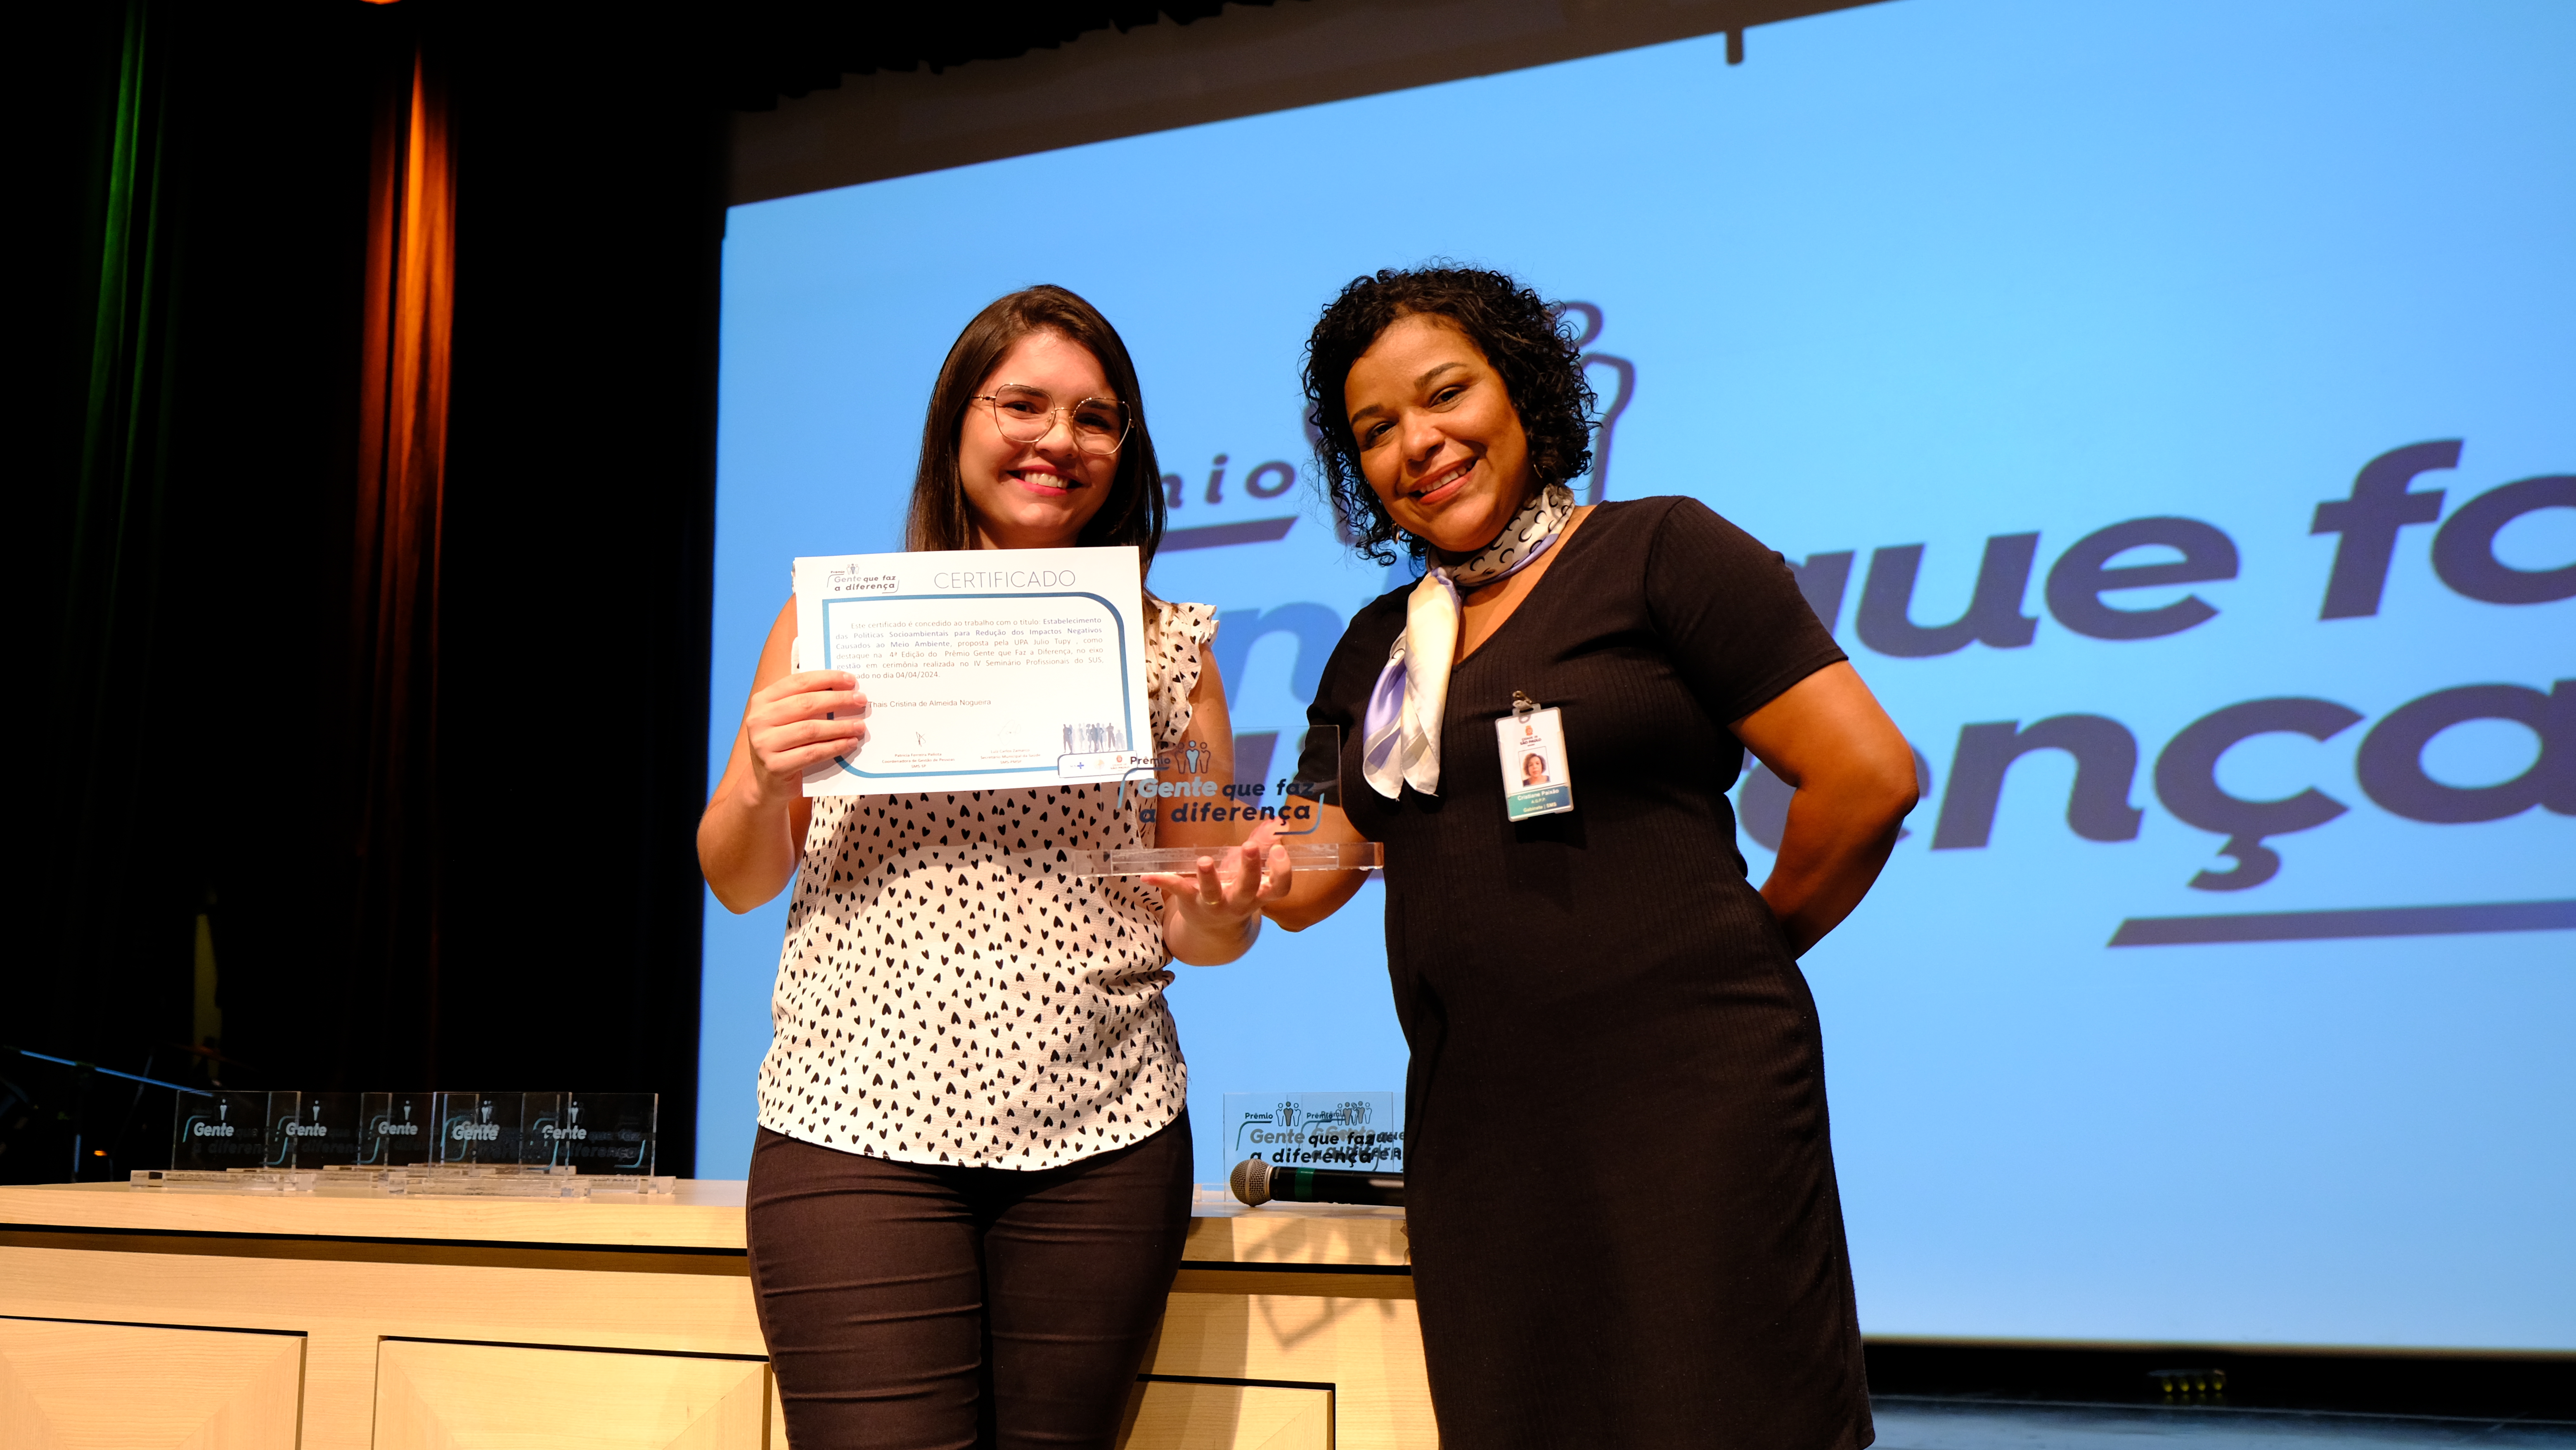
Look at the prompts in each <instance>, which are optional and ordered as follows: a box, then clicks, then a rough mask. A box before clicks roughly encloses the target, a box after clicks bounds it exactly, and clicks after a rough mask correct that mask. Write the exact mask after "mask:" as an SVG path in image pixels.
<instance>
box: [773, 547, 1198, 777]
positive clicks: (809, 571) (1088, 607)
mask: <svg viewBox="0 0 2576 1450" xmlns="http://www.w3.org/2000/svg"><path fill="white" fill-rule="evenodd" d="M795 582H796V659H797V668H799V669H807V670H847V671H849V672H850V673H851V674H853V675H856V676H857V677H858V681H859V690H860V692H861V693H862V694H865V695H866V696H867V697H868V734H867V738H866V739H864V740H862V741H860V742H859V745H858V748H856V749H855V750H852V751H851V752H850V753H849V754H848V755H845V756H839V757H836V758H834V759H833V760H832V761H830V762H829V763H828V764H825V765H821V766H817V767H815V768H814V769H812V770H809V771H807V772H806V775H805V794H807V795H809V796H822V795H897V794H906V793H910V792H913V791H938V790H1011V789H1018V788H1025V787H1029V786H1044V785H1058V784H1066V785H1070V784H1078V783H1082V782H1090V781H1114V780H1119V779H1123V778H1125V777H1126V776H1127V775H1128V774H1129V772H1131V771H1135V770H1138V769H1145V770H1150V769H1151V768H1152V767H1153V764H1154V755H1153V741H1152V740H1151V739H1150V738H1149V737H1150V736H1151V734H1152V724H1151V717H1150V716H1149V715H1148V714H1147V713H1146V710H1145V634H1144V621H1143V620H1142V619H1141V618H1139V614H1140V612H1141V611H1142V609H1143V608H1144V595H1145V591H1144V580H1143V577H1142V575H1141V574H1140V572H1139V570H1138V568H1137V562H1136V551H1135V550H1134V549H1133V548H1127V547H1120V548H1110V549H995V550H974V551H962V552H956V553H919V554H843V555H840V556H838V557H834V558H816V559H799V560H797V561H796V569H795Z"/></svg>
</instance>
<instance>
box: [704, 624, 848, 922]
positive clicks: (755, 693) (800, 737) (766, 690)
mask: <svg viewBox="0 0 2576 1450" xmlns="http://www.w3.org/2000/svg"><path fill="white" fill-rule="evenodd" d="M795 643H796V601H794V600H792V599H791V600H789V601H788V602H787V606H786V607H785V608H783V609H781V610H779V611H778V620H777V622H776V623H775V624H773V625H771V626H770V629H769V640H768V642H767V643H766V644H764V645H762V646H761V650H760V665H759V668H758V669H757V670H755V671H754V672H753V675H752V686H751V700H750V702H749V703H748V704H746V705H745V706H744V707H743V712H742V728H740V729H739V730H736V731H735V732H734V737H733V754H732V755H731V756H729V757H728V758H727V759H726V760H725V770H724V776H723V778H722V779H720V780H718V781H717V782H716V788H715V793H714V794H713V795H711V796H709V797H708V798H707V809H706V813H705V814H704V815H701V816H700V817H698V869H699V870H701V871H703V872H704V873H706V878H707V885H708V886H709V887H710V888H712V889H713V890H714V891H715V894H716V900H718V901H721V902H723V903H724V906H725V909H726V910H727V911H732V912H737V913H739V912H745V911H749V910H751V909H752V908H753V907H755V906H758V905H760V904H761V903H762V902H764V901H767V900H769V899H770V898H771V897H773V896H776V895H777V894H778V893H779V892H780V891H781V890H783V889H784V888H785V887H786V885H787V883H788V881H789V880H791V879H793V878H794V876H795V875H796V864H797V862H798V861H799V860H801V859H802V858H803V856H804V854H805V827H806V825H807V824H808V823H809V822H811V821H812V820H813V818H814V803H813V802H812V801H810V800H808V799H806V797H805V784H804V777H805V771H806V770H807V769H808V768H810V767H812V766H814V765H817V764H820V763H821V762H823V761H826V760H829V759H831V758H832V757H833V756H835V755H840V754H843V753H845V752H847V751H848V750H849V748H850V747H851V746H852V745H853V744H855V743H856V742H858V741H860V740H863V739H865V738H866V737H867V726H866V725H865V724H863V723H861V722H862V721H863V720H864V719H865V717H866V714H867V706H868V700H867V696H866V695H864V694H861V693H860V692H859V689H858V681H857V679H856V678H855V677H853V676H851V675H848V674H846V673H843V672H842V671H839V670H806V671H803V672H801V673H800V672H791V671H790V670H789V669H788V668H787V665H788V661H789V659H790V658H791V653H792V650H793V648H794V646H795ZM827 717H829V718H827Z"/></svg>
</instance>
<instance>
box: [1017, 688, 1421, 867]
mask: <svg viewBox="0 0 2576 1450" xmlns="http://www.w3.org/2000/svg"><path fill="white" fill-rule="evenodd" d="M1255 738H1258V737H1251V736H1243V737H1238V741H1239V742H1248V741H1250V740H1252V739H1255ZM1341 741H1342V733H1341V729H1340V727H1339V726H1334V725H1317V726H1314V727H1313V728H1311V729H1309V730H1308V731H1307V732H1306V734H1305V737H1304V739H1303V740H1302V741H1301V742H1300V743H1299V745H1298V748H1297V751H1296V753H1295V754H1294V755H1292V756H1290V757H1289V761H1290V764H1289V768H1288V769H1285V770H1282V771H1279V772H1277V773H1276V778H1275V779H1269V780H1265V779H1262V778H1261V777H1262V776H1266V775H1271V774H1272V772H1271V771H1269V770H1268V769H1266V767H1267V765H1268V763H1269V760H1270V756H1269V753H1268V752H1266V751H1264V752H1261V754H1260V758H1259V759H1258V760H1257V761H1256V759H1255V758H1254V756H1253V753H1252V752H1250V751H1245V750H1242V749H1240V748H1239V747H1238V752H1237V754H1238V758H1237V760H1236V762H1235V774H1236V776H1237V777H1242V776H1244V775H1245V774H1246V769H1245V768H1246V767H1247V766H1249V767H1250V775H1251V778H1249V779H1243V778H1238V779H1235V780H1231V781H1226V780H1219V779H1218V778H1217V775H1216V756H1215V754H1214V752H1212V751H1210V750H1209V749H1208V748H1207V746H1206V744H1205V743H1204V742H1201V741H1195V740H1192V741H1185V742H1183V743H1182V744H1181V745H1179V746H1177V747H1174V748H1171V749H1168V750H1165V751H1164V752H1163V753H1162V754H1161V755H1160V756H1159V757H1157V758H1156V759H1155V760H1154V762H1153V763H1152V764H1150V765H1139V766H1136V767H1135V768H1133V769H1131V770H1129V771H1128V772H1127V778H1126V779H1125V780H1122V781H1120V782H1119V783H1118V808H1119V809H1120V810H1122V811H1133V812H1135V814H1136V818H1137V820H1138V821H1139V822H1141V823H1145V824H1154V825H1159V824H1161V823H1163V822H1166V821H1169V822H1175V823H1177V822H1184V821H1187V822H1202V821H1204V822H1211V823H1222V824H1225V825H1229V826H1233V827H1234V828H1235V829H1236V832H1237V836H1238V838H1240V837H1243V836H1249V835H1250V834H1251V833H1252V832H1254V831H1256V830H1258V829H1260V828H1261V827H1263V826H1265V825H1266V826H1271V827H1273V828H1275V830H1276V832H1277V835H1278V840H1279V845H1280V848H1281V849H1282V850H1284V851H1286V852H1287V853H1288V865H1289V868H1290V869H1291V870H1295V871H1369V870H1374V869H1376V868H1377V867H1380V866H1383V865H1385V864H1386V848H1385V847H1384V846H1381V845H1379V844H1378V843H1377V842H1375V841H1318V840H1310V839H1301V838H1306V837H1311V836H1313V835H1314V834H1315V833H1316V831H1317V830H1318V829H1319V828H1320V827H1321V826H1322V824H1323V821H1322V816H1323V812H1322V811H1321V810H1320V809H1318V807H1319V806H1323V805H1339V804H1340V803H1341V799H1342V795H1341V771H1342V751H1341ZM1210 851H1211V848H1209V847H1205V846H1129V847H1124V848H1121V849H1117V850H1110V851H1072V852H1067V853H1066V864H1067V865H1068V867H1069V868H1070V870H1071V874H1073V875H1076V876H1143V875H1147V874H1152V873H1159V872H1166V871H1189V870H1192V869H1194V868H1195V867H1196V866H1197V864H1198V860H1199V858H1200V857H1202V856H1206V855H1208V854H1210Z"/></svg>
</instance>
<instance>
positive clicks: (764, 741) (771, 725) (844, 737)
mask: <svg viewBox="0 0 2576 1450" xmlns="http://www.w3.org/2000/svg"><path fill="white" fill-rule="evenodd" d="M867 717H868V697H867V696H866V695H865V694H863V693H862V692H861V691H860V689H859V681H858V677H857V676H855V675H852V674H850V673H848V672H847V671H844V670H799V671H797V672H795V673H793V674H786V675H781V676H779V677H778V678H777V679H774V680H772V681H770V682H769V683H768V684H765V685H763V686H761V687H760V688H759V689H757V690H754V691H752V692H751V701H750V703H748V704H746V705H744V706H743V710H742V733H743V739H744V741H745V742H746V743H747V744H748V745H749V746H750V754H751V782H750V784H751V794H752V797H753V800H754V801H755V802H756V803H759V804H768V803H769V802H772V801H778V800H793V799H796V798H797V797H799V796H802V795H803V794H804V792H805V772H807V771H809V770H812V769H813V768H814V767H815V766H818V765H821V764H822V763H823V762H825V761H827V760H830V759H832V758H833V757H835V756H842V755H847V754H849V753H850V752H851V750H852V749H853V748H855V747H856V746H857V745H858V744H859V743H860V742H861V741H864V740H866V739H867V738H868V727H867V723H866V722H867Z"/></svg>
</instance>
